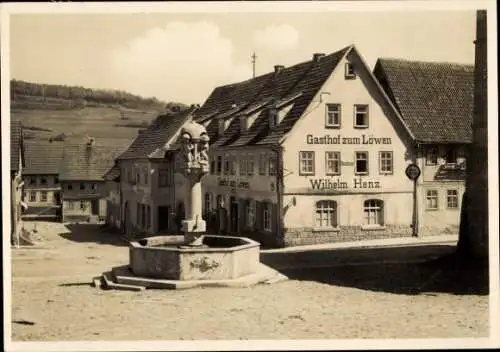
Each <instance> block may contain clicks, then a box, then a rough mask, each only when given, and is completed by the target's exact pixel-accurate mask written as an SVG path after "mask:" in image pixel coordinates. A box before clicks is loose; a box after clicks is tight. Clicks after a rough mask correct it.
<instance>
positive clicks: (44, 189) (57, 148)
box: [23, 140, 64, 219]
mask: <svg viewBox="0 0 500 352" xmlns="http://www.w3.org/2000/svg"><path fill="white" fill-rule="evenodd" d="M63 148H64V143H61V142H49V141H42V140H28V141H26V142H25V154H26V167H25V169H24V172H23V180H24V191H23V200H24V202H25V203H26V204H27V205H28V207H27V209H26V210H25V211H24V212H23V218H25V219H58V218H60V217H61V204H62V203H61V183H60V182H59V172H60V168H61V162H62V157H63Z"/></svg>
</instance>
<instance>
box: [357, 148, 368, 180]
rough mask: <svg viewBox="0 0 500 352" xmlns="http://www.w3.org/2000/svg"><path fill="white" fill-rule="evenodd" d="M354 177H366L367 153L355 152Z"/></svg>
mask: <svg viewBox="0 0 500 352" xmlns="http://www.w3.org/2000/svg"><path fill="white" fill-rule="evenodd" d="M355 166H356V167H355V170H354V172H355V174H356V175H368V152H356V165H355Z"/></svg>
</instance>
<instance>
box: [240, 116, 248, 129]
mask: <svg viewBox="0 0 500 352" xmlns="http://www.w3.org/2000/svg"><path fill="white" fill-rule="evenodd" d="M239 124H240V125H239V127H240V133H244V132H245V131H246V130H247V129H248V126H247V118H246V116H241V117H240V119H239Z"/></svg>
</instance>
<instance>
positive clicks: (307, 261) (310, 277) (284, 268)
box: [261, 245, 489, 295]
mask: <svg viewBox="0 0 500 352" xmlns="http://www.w3.org/2000/svg"><path fill="white" fill-rule="evenodd" d="M455 248H456V247H455V246H446V245H425V246H422V245H421V246H412V247H399V248H395V247H393V248H365V249H332V250H320V251H309V252H299V253H265V252H263V253H261V261H262V262H263V263H264V264H267V265H269V266H271V267H273V268H275V269H276V270H278V271H280V272H281V273H283V274H285V275H287V276H288V277H289V278H290V279H292V280H301V281H316V282H320V283H324V284H329V285H334V286H344V287H352V288H358V289H362V290H370V291H381V292H389V293H395V294H408V295H415V294H433V293H448V294H456V295H487V294H488V291H489V285H488V266H487V264H486V263H479V262H477V261H466V260H460V259H459V258H457V256H455V255H454V251H455ZM300 266H302V268H300ZM307 266H309V268H307Z"/></svg>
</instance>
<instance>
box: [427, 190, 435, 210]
mask: <svg viewBox="0 0 500 352" xmlns="http://www.w3.org/2000/svg"><path fill="white" fill-rule="evenodd" d="M426 200H427V201H426V205H427V209H437V208H438V191H437V190H436V189H429V190H427V194H426Z"/></svg>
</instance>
